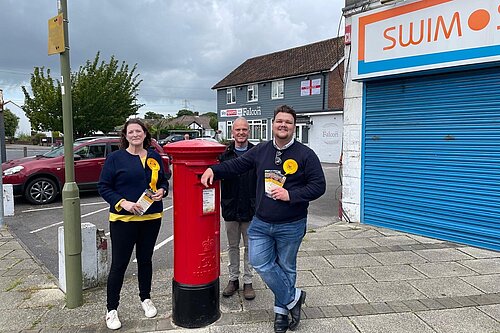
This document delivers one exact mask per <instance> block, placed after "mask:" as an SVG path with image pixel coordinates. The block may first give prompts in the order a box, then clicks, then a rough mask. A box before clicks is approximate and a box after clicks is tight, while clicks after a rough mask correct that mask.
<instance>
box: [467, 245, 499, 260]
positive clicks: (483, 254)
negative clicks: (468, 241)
mask: <svg viewBox="0 0 500 333" xmlns="http://www.w3.org/2000/svg"><path fill="white" fill-rule="evenodd" d="M459 251H462V252H464V253H466V254H468V255H470V256H472V257H474V258H476V259H481V258H499V257H500V251H499V252H497V251H490V250H485V249H479V248H477V247H472V246H466V247H461V248H459Z"/></svg>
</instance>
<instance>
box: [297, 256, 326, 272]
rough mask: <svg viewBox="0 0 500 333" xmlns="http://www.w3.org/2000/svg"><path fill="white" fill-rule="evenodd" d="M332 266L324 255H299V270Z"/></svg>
mask: <svg viewBox="0 0 500 333" xmlns="http://www.w3.org/2000/svg"><path fill="white" fill-rule="evenodd" d="M325 267H332V265H331V264H330V263H329V262H328V260H327V259H325V258H324V257H298V258H297V271H301V270H307V271H308V270H311V269H316V268H325Z"/></svg>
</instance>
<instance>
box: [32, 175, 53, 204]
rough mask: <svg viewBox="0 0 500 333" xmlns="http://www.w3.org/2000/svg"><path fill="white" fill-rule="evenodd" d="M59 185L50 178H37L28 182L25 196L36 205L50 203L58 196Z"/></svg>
mask: <svg viewBox="0 0 500 333" xmlns="http://www.w3.org/2000/svg"><path fill="white" fill-rule="evenodd" d="M57 194H58V192H57V185H56V183H55V182H54V181H53V180H52V179H49V178H36V179H33V180H32V181H30V182H29V183H28V185H27V186H26V190H25V192H24V196H25V198H26V200H28V201H29V202H30V203H32V204H34V205H41V204H49V203H51V202H54V200H56V197H57Z"/></svg>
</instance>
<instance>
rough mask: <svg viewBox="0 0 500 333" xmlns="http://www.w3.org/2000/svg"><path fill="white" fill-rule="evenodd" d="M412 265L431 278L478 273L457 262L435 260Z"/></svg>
mask: <svg viewBox="0 0 500 333" xmlns="http://www.w3.org/2000/svg"><path fill="white" fill-rule="evenodd" d="M469 261H470V260H469ZM412 266H413V267H414V268H416V269H417V270H418V271H420V272H422V273H423V274H425V275H426V276H427V277H430V278H439V277H452V276H468V275H477V272H475V271H474V270H472V269H470V268H467V267H465V266H464V265H461V264H460V263H456V262H433V263H424V264H412Z"/></svg>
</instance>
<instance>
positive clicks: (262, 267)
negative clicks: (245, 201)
mask: <svg viewBox="0 0 500 333" xmlns="http://www.w3.org/2000/svg"><path fill="white" fill-rule="evenodd" d="M306 223H307V219H305V218H304V219H302V220H298V221H294V222H291V223H283V224H273V223H267V222H264V221H262V220H260V219H259V218H257V217H254V218H253V220H252V222H251V223H250V227H249V228H248V247H249V259H250V264H251V265H252V266H253V268H254V269H255V270H256V271H257V272H258V273H259V275H260V276H261V277H262V280H264V282H265V283H266V284H267V286H268V287H269V288H270V289H271V290H272V292H273V293H274V312H275V313H280V314H284V315H287V314H288V309H291V308H292V307H293V306H295V304H296V303H297V301H298V299H299V298H300V289H298V288H295V280H296V278H297V252H298V251H299V247H300V243H301V242H302V238H304V235H305V232H306Z"/></svg>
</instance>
